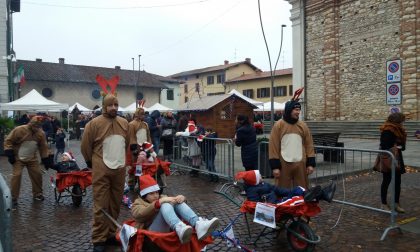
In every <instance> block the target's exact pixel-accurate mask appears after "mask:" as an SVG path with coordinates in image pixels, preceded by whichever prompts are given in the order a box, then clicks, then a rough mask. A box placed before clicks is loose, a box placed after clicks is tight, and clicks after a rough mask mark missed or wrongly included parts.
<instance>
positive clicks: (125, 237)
mask: <svg viewBox="0 0 420 252" xmlns="http://www.w3.org/2000/svg"><path fill="white" fill-rule="evenodd" d="M136 233H137V228H135V227H132V226H130V225H127V224H124V225H123V226H122V228H121V230H120V239H121V244H122V246H123V251H124V252H126V251H127V248H128V243H129V241H130V238H131V237H133V236H134V235H135V234H136Z"/></svg>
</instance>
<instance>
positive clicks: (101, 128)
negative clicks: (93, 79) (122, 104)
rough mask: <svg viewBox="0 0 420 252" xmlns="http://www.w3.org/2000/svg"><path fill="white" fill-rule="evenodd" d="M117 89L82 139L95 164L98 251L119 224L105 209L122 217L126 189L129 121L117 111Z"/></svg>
mask: <svg viewBox="0 0 420 252" xmlns="http://www.w3.org/2000/svg"><path fill="white" fill-rule="evenodd" d="M114 79H115V78H114ZM97 80H98V82H99V83H100V84H101V82H100V81H101V79H98V78H97ZM112 80H113V79H111V80H110V82H111V81H112ZM117 83H118V82H117ZM108 84H109V85H111V83H108ZM115 86H116V84H115ZM111 88H112V86H111ZM103 90H104V93H107V90H106V88H105V89H104V88H103ZM113 91H115V87H114V88H113V90H112V89H111V92H112V93H109V94H106V96H105V97H104V99H103V107H102V111H103V113H102V115H100V116H98V117H96V118H95V119H93V120H92V121H90V122H89V123H88V124H87V125H86V127H85V132H84V134H83V138H82V143H81V152H82V154H83V157H84V158H85V160H86V164H87V165H88V166H89V167H92V187H93V228H92V242H93V244H94V251H105V245H106V244H107V243H109V241H112V240H114V239H115V238H114V237H115V231H116V227H115V225H114V224H113V223H112V222H111V221H110V220H108V218H107V217H106V216H105V215H104V214H103V213H102V212H101V209H105V210H106V211H107V212H108V213H109V214H110V215H111V216H112V217H113V218H114V219H118V215H119V212H120V205H121V200H122V197H123V192H124V183H125V151H126V149H127V146H128V142H129V140H128V122H127V120H125V119H124V118H122V117H119V116H117V115H116V112H117V110H118V99H117V97H115V96H114V95H113Z"/></svg>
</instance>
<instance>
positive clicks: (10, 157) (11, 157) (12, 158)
mask: <svg viewBox="0 0 420 252" xmlns="http://www.w3.org/2000/svg"><path fill="white" fill-rule="evenodd" d="M4 154H5V155H6V156H7V159H8V161H9V163H10V164H14V163H15V162H16V159H15V153H14V152H13V150H4Z"/></svg>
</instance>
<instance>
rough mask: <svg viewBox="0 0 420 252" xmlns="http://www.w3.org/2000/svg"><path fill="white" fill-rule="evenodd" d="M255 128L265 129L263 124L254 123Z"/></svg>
mask: <svg viewBox="0 0 420 252" xmlns="http://www.w3.org/2000/svg"><path fill="white" fill-rule="evenodd" d="M254 128H256V129H263V124H262V123H254Z"/></svg>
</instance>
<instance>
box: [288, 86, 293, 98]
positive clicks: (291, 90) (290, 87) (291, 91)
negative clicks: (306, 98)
mask: <svg viewBox="0 0 420 252" xmlns="http://www.w3.org/2000/svg"><path fill="white" fill-rule="evenodd" d="M289 95H290V96H292V95H293V85H289Z"/></svg>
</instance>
